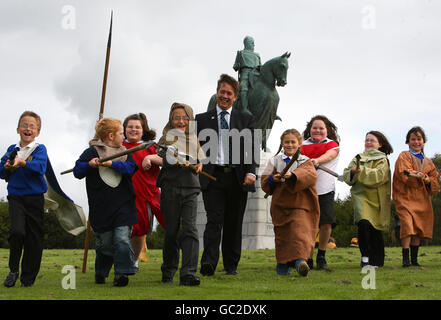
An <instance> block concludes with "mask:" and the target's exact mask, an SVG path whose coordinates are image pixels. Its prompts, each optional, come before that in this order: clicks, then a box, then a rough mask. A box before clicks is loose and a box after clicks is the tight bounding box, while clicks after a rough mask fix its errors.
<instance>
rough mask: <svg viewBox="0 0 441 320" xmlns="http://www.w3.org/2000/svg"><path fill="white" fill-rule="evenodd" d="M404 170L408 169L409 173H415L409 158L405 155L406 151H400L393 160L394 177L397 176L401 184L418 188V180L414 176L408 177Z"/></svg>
mask: <svg viewBox="0 0 441 320" xmlns="http://www.w3.org/2000/svg"><path fill="white" fill-rule="evenodd" d="M404 171H409V172H410V173H416V171H415V169H414V168H413V164H412V161H411V159H409V157H408V156H407V155H406V153H404V152H402V153H400V155H399V156H398V159H397V161H396V162H395V171H394V177H398V178H399V180H400V181H401V183H402V184H403V185H407V186H408V187H412V188H418V184H419V183H418V180H417V179H415V178H411V177H408V176H407V175H405V174H404Z"/></svg>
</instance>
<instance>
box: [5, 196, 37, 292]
mask: <svg viewBox="0 0 441 320" xmlns="http://www.w3.org/2000/svg"><path fill="white" fill-rule="evenodd" d="M8 202H9V216H10V218H11V231H10V236H9V248H10V249H9V269H10V271H11V272H19V265H20V259H21V256H22V252H23V259H22V261H21V276H20V281H21V282H22V283H27V284H32V283H34V281H35V278H36V277H37V274H38V272H39V271H40V265H41V257H42V254H43V214H44V197H43V195H42V194H41V195H30V196H8Z"/></svg>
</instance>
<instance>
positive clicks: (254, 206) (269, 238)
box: [196, 151, 274, 250]
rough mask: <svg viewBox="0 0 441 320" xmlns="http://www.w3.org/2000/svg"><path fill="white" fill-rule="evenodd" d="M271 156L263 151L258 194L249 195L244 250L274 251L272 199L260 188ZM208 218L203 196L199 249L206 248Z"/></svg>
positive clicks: (200, 196)
mask: <svg viewBox="0 0 441 320" xmlns="http://www.w3.org/2000/svg"><path fill="white" fill-rule="evenodd" d="M270 157H271V154H270V153H268V152H263V151H261V153H260V167H259V168H258V172H257V175H258V178H257V181H256V189H257V190H256V192H254V193H251V192H250V193H248V202H247V207H246V210H245V216H244V221H243V225H242V249H244V250H246V249H274V228H273V224H272V221H271V215H270V204H271V197H268V198H267V199H265V198H264V196H265V192H263V191H262V188H261V187H260V176H261V174H262V172H263V170H264V169H265V167H266V163H267V161H268V159H269V158H270ZM206 223H207V216H206V213H205V208H204V202H203V200H202V194H200V195H199V197H198V215H197V220H196V224H197V228H198V233H199V248H200V249H203V248H204V243H203V235H204V230H205V224H206Z"/></svg>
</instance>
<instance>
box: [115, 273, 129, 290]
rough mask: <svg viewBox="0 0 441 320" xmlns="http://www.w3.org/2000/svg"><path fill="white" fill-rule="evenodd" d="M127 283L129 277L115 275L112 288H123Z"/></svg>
mask: <svg viewBox="0 0 441 320" xmlns="http://www.w3.org/2000/svg"><path fill="white" fill-rule="evenodd" d="M128 283H129V277H128V276H127V275H125V274H115V279H113V286H114V287H125V286H126V285H127V284H128Z"/></svg>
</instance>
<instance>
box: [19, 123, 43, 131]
mask: <svg viewBox="0 0 441 320" xmlns="http://www.w3.org/2000/svg"><path fill="white" fill-rule="evenodd" d="M19 127H20V128H21V129H30V130H36V129H38V127H37V126H35V125H33V124H26V123H22V124H20V125H19Z"/></svg>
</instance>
